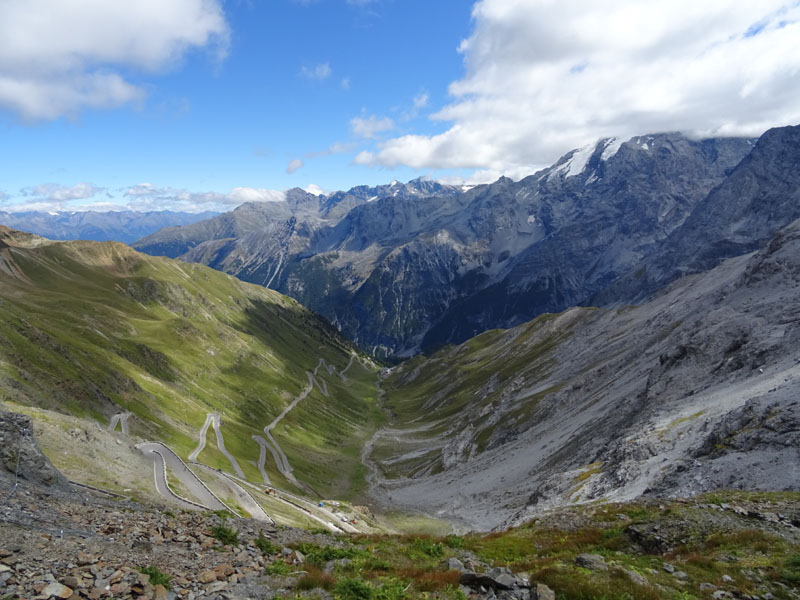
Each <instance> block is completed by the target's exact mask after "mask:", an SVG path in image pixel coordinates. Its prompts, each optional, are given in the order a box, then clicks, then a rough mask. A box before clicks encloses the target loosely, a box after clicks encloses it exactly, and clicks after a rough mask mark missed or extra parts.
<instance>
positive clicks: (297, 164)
mask: <svg viewBox="0 0 800 600" xmlns="http://www.w3.org/2000/svg"><path fill="white" fill-rule="evenodd" d="M304 165H305V163H304V162H303V159H302V158H295V159H294V160H293V161H292V162H290V163H289V166H288V167H286V172H287V173H288V174H289V175H291V174H292V173H294V172H295V171H297V169H302V168H303V166H304Z"/></svg>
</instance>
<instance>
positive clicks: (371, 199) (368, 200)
mask: <svg viewBox="0 0 800 600" xmlns="http://www.w3.org/2000/svg"><path fill="white" fill-rule="evenodd" d="M377 199H378V197H377V196H370V197H369V198H367V202H375V200H377Z"/></svg>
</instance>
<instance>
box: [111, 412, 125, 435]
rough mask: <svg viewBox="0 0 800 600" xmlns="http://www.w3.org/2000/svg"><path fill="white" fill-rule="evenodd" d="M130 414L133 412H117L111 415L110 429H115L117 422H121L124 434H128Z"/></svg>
mask: <svg viewBox="0 0 800 600" xmlns="http://www.w3.org/2000/svg"><path fill="white" fill-rule="evenodd" d="M130 416H131V413H129V412H124V413H117V414H115V415H113V416H112V417H111V422H110V423H109V424H108V430H109V431H114V430H115V429H116V428H117V423H119V424H120V429H121V430H122V433H123V435H128V417H130Z"/></svg>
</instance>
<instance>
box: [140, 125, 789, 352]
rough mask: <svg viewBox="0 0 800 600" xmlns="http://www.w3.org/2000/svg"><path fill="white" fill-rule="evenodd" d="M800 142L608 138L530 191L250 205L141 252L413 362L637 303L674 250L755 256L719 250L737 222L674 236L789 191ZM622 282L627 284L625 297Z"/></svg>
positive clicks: (428, 192)
mask: <svg viewBox="0 0 800 600" xmlns="http://www.w3.org/2000/svg"><path fill="white" fill-rule="evenodd" d="M798 137H800V128H783V129H779V130H773V131H771V132H768V133H767V134H765V135H764V136H763V137H762V139H761V140H760V141H759V142H758V143H756V140H753V139H744V138H715V139H706V140H695V139H689V138H687V137H685V136H683V135H681V134H677V133H667V134H654V135H647V136H640V137H635V138H632V139H630V140H628V141H624V142H623V141H621V140H615V139H607V140H601V141H600V142H598V143H596V144H592V145H590V146H588V147H586V148H583V149H580V150H574V151H572V152H569V153H567V154H566V155H565V156H564V157H562V158H561V159H560V160H559V161H557V162H556V163H555V164H554V165H553V166H552V167H550V168H548V169H544V170H542V171H540V172H538V173H536V174H534V175H531V176H529V177H527V178H525V179H523V180H521V181H518V182H514V181H512V180H510V179H507V178H501V179H499V180H498V181H497V182H495V183H493V184H490V185H481V186H477V187H474V188H472V189H470V190H468V191H461V189H459V188H455V187H449V186H441V185H440V184H436V183H435V182H430V181H424V180H415V181H412V182H409V183H408V184H400V183H399V182H392V184H389V185H387V186H379V187H377V188H367V187H359V188H353V189H352V190H349V191H348V192H337V193H335V194H331V195H329V196H314V195H311V194H307V193H306V192H303V191H302V190H292V191H290V192H289V194H288V195H287V201H286V202H283V203H260V204H253V203H251V204H245V205H243V206H241V207H239V208H237V209H236V210H234V211H232V212H230V213H226V214H224V215H220V216H219V217H216V218H214V219H211V220H208V221H204V222H202V223H197V224H195V225H191V226H188V227H181V228H173V229H170V230H165V231H161V232H159V233H157V234H155V235H152V236H149V237H147V238H145V239H142V240H140V241H139V242H137V243H136V244H135V247H136V248H138V249H140V250H142V251H144V252H148V253H151V254H165V255H167V256H171V257H179V258H181V259H183V260H187V261H194V262H201V263H204V264H207V265H210V266H212V267H215V268H217V269H221V270H223V271H225V272H228V273H231V274H234V275H236V276H237V277H239V278H241V279H243V280H245V281H251V282H255V283H259V284H261V285H266V286H268V287H271V288H274V289H277V290H279V291H281V292H283V293H286V294H289V295H290V296H293V297H294V298H296V299H297V300H299V301H300V302H301V303H303V304H305V305H306V306H308V307H310V308H312V309H313V310H315V311H317V312H318V313H320V314H322V315H324V316H325V317H327V318H328V319H329V320H330V321H331V322H333V323H334V324H335V325H336V326H337V327H339V328H340V329H341V330H342V331H343V332H344V333H345V334H346V335H347V336H349V337H351V338H352V339H354V340H355V341H356V342H357V343H358V344H360V345H361V346H362V347H364V348H366V349H367V350H369V351H371V352H373V353H374V354H375V355H378V356H407V355H411V354H414V353H416V352H418V351H419V350H420V349H422V350H429V349H434V348H437V347H440V346H442V345H445V344H448V343H453V342H460V341H463V340H465V339H467V338H469V337H471V336H473V335H475V334H476V333H480V332H482V331H485V330H487V329H491V328H496V327H508V326H513V325H516V324H518V323H522V322H525V321H527V320H529V319H531V318H533V317H534V316H536V315H538V314H541V313H543V312H555V311H560V310H563V309H565V308H567V307H570V306H575V305H586V304H589V303H590V302H591V301H592V300H593V299H595V298H602V301H603V302H605V303H609V302H612V303H613V302H618V301H625V300H628V299H630V298H634V297H639V296H641V294H642V293H646V292H647V291H649V290H650V288H651V287H652V286H653V285H655V286H656V287H658V286H660V285H663V284H664V283H666V282H667V281H669V280H670V277H672V278H674V277H675V276H677V275H678V274H680V273H682V272H683V271H684V270H685V269H682V267H681V266H680V265H678V267H676V268H673V269H671V270H670V269H665V270H663V272H664V274H663V276H661V275H659V276H657V277H656V276H655V275H653V277H654V278H655V279H654V281H655V282H656V283H653V284H652V285H651V284H650V283H648V285H647V286H643V287H642V286H639V287H637V285H636V284H635V282H636V275H635V274H636V273H637V269H640V268H641V266H642V265H643V264H645V263H646V262H647V261H649V260H655V258H656V257H657V256H658V255H659V254H660V253H664V252H665V248H667V246H665V244H667V245H669V246H675V244H690V243H691V244H693V245H697V244H700V245H713V244H716V245H715V246H714V250H713V251H711V254H712V255H714V256H716V257H717V259H719V258H721V257H724V256H730V255H731V254H730V253H729V252H732V251H734V250H736V251H739V250H741V251H747V250H746V249H744V250H742V249H743V248H744V246H736V248H733V247H730V248H728V249H727V250H726V248H727V247H726V246H725V244H719V243H716V242H715V240H714V236H715V235H723V234H725V235H727V234H726V233H725V232H727V231H728V230H729V228H728V229H726V228H725V227H726V226H725V225H724V224H725V223H727V222H728V221H726V219H732V218H733V215H734V213H726V211H725V210H724V208H722V209H719V208H714V209H713V211H716V212H714V213H713V214H715V215H717V216H716V217H715V219H717V220H718V221H719V227H718V228H716V229H713V228H712V233H711V234H709V235H705V236H703V235H701V238H702V239H696V236H695V237H692V236H689V234H688V233H681V232H687V231H689V229H688V228H690V227H694V225H692V224H693V223H695V222H697V221H698V219H702V218H703V216H702V214H701V213H705V212H708V211H711V210H712V206H717V204H719V203H720V202H722V200H721V199H722V198H727V197H728V196H726V195H725V194H728V195H730V194H731V193H734V192H730V191H728V192H725V191H724V189H727V188H726V186H727V187H730V188H736V186H741V185H750V184H747V182H750V183H753V182H754V181H755V183H758V179H757V178H756V179H755V180H754V179H753V178H754V177H755V175H753V173H755V172H763V173H764V175H765V176H768V177H778V178H779V179H780V178H781V177H783V178H784V179H786V180H787V181H784V183H783V184H781V185H783V186H784V187H785V186H790V183H789V182H788V180H792V181H794V180H795V179H796V178H797V176H796V175H795V172H796V169H787V167H786V165H787V164H788V163H787V161H789V162H791V161H795V162H794V164H795V165H796V164H797V161H798V159H799V158H800V152H798V150H797V149H796V148H795V145H793V144H795V142H794V141H792V140H797V138H798ZM746 157H748V158H747V160H745V161H744V162H743V159H745V158H746ZM740 163H742V164H741V165H740ZM770 164H773V165H780V166H775V167H774V168H773V167H770V166H769V165H770ZM748 165H749V166H748ZM743 169H750V171H747V172H745V171H743ZM773 171H776V172H773ZM747 173H751V174H750V175H748V174H747ZM754 185H755V184H754ZM763 185H769V183H768V182H764V183H763ZM717 188H719V189H717ZM747 189H750V190H751V191H752V190H754V189H755V188H753V186H752V185H750V187H748V188H747ZM781 189H783V188H781ZM753 193H755V192H753ZM712 198H719V200H713V199H712ZM787 206H788V207H787V208H786V209H785V210H783V209H782V212H781V211H778V212H776V213H774V215H773V213H772V212H770V211H769V210H767V209H764V210H763V212H764V215H765V217H764V218H763V219H762V221H763V224H762V225H763V226H760V229H759V230H758V232H756V233H758V235H757V236H756V237H758V239H753V240H752V243H753V244H757V243H759V242H761V241H763V240H764V239H766V237H765V236H767V235H771V234H772V233H774V231H776V230H777V229H778V228H779V227H781V226H785V225H786V224H787V223H788V222H790V221H791V220H792V219H791V218H790V217H791V216H792V215H795V217H794V218H796V217H797V216H800V208H798V203H797V202H794V203H793V204H792V202H789V203H788V204H787ZM698 211H700V212H698ZM742 211H744V212H745V213H746V208H743V209H742V210H740V211H738V212H736V213H735V214H736V215H739V216H738V217H737V218H740V217H741V216H742V214H743V212H742ZM717 213H720V214H717ZM795 213H797V214H795ZM709 214H710V213H709ZM770 215H773V216H770ZM684 224H686V229H684V227H683V226H684ZM762 234H763V235H762ZM681 236H684V237H681ZM686 236H689V237H686ZM682 239H685V241H684V242H680V240H682ZM689 239H691V240H692V241H691V242H689V241H688V240H689ZM754 247H755V246H754ZM687 252H688V251H687ZM676 256H677V254H676ZM698 268H700V267H699V266H698ZM653 272H654V273H655V271H653ZM659 273H661V271H659ZM631 274H633V275H631ZM625 277H629V278H632V279H631V281H633V282H634V283H633V284H625V285H623V284H621V283H620V282H621V281H623V279H624V278H625ZM648 281H649V279H648ZM612 284H613V285H612ZM615 289H616V290H618V292H613V290H615ZM608 290H611V291H612V292H611V293H609V292H608ZM603 294H606V295H605V296H603Z"/></svg>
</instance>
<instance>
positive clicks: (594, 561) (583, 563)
mask: <svg viewBox="0 0 800 600" xmlns="http://www.w3.org/2000/svg"><path fill="white" fill-rule="evenodd" d="M575 564H576V565H578V566H579V567H583V568H584V569H589V570H590V571H608V563H606V559H605V558H603V557H602V556H600V555H599V554H579V555H578V556H577V557H575Z"/></svg>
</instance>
